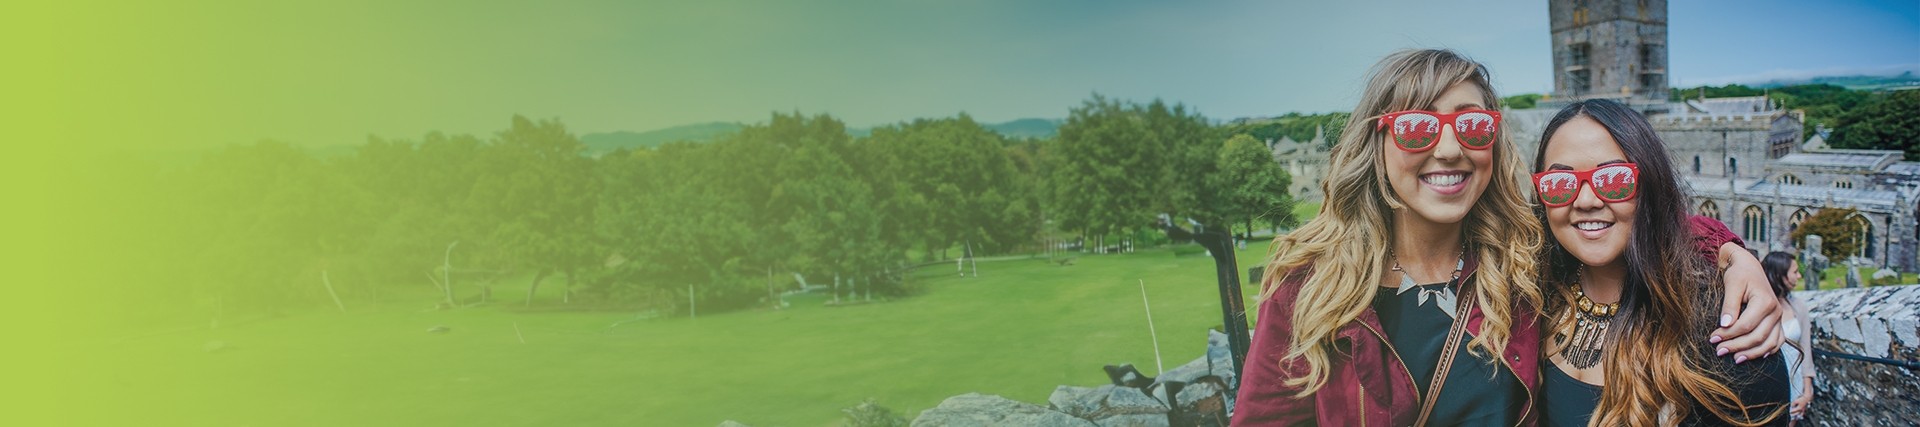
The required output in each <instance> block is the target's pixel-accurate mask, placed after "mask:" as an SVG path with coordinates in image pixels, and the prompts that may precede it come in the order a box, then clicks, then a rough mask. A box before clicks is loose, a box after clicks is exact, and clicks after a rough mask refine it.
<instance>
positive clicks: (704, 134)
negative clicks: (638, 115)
mask: <svg viewBox="0 0 1920 427" xmlns="http://www.w3.org/2000/svg"><path fill="white" fill-rule="evenodd" d="M741 127H744V126H742V125H741V124H739V123H728V122H711V123H701V124H692V125H682V126H674V127H670V128H666V129H659V130H651V131H646V132H628V131H618V132H599V133H589V134H585V135H581V136H580V142H581V143H584V144H586V145H587V152H590V153H605V152H609V151H613V150H617V149H621V148H628V149H638V148H653V147H658V146H661V145H665V144H666V143H669V142H676V141H689V142H706V141H711V140H713V139H714V138H718V137H721V136H724V135H727V134H731V133H733V132H735V131H739V130H740V128H741Z"/></svg>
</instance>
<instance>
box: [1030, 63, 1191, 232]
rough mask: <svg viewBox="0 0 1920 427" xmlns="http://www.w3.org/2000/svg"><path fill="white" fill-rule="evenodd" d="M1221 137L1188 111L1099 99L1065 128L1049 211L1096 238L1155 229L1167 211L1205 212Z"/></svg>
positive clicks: (1076, 113) (1064, 226)
mask: <svg viewBox="0 0 1920 427" xmlns="http://www.w3.org/2000/svg"><path fill="white" fill-rule="evenodd" d="M1215 132H1216V130H1215V129H1214V128H1212V127H1211V126H1208V125H1207V123H1206V118H1204V117H1201V116H1200V115H1199V114H1197V113H1192V112H1189V111H1187V109H1186V107H1185V106H1181V105H1174V106H1168V105H1166V104H1165V103H1163V102H1160V101H1157V100H1156V101H1154V102H1152V103H1149V104H1147V105H1139V104H1134V103H1130V102H1121V101H1116V100H1111V99H1107V98H1105V97H1102V96H1099V95H1094V97H1093V99H1090V100H1088V101H1086V103H1084V104H1082V105H1081V106H1080V107H1077V108H1074V109H1072V110H1071V111H1070V113H1069V115H1068V117H1067V121H1066V123H1064V124H1062V125H1061V126H1060V133H1059V140H1058V141H1057V142H1056V145H1055V148H1056V150H1055V151H1054V152H1053V153H1052V154H1053V157H1054V158H1055V159H1057V161H1055V162H1052V163H1051V165H1052V168H1051V169H1052V173H1051V174H1052V176H1051V180H1052V183H1053V185H1052V187H1053V188H1052V190H1053V191H1052V193H1053V197H1052V198H1051V200H1052V201H1053V206H1051V207H1049V208H1048V210H1049V211H1050V212H1053V215H1052V216H1053V217H1054V218H1057V220H1058V221H1059V224H1060V227H1061V228H1062V229H1066V230H1080V231H1082V232H1084V233H1086V235H1088V236H1092V237H1099V236H1105V235H1108V234H1110V233H1115V232H1124V231H1131V230H1137V229H1140V228H1145V227H1150V226H1151V225H1152V223H1153V221H1154V217H1155V216H1157V215H1158V214H1160V213H1170V214H1174V215H1175V216H1188V215H1193V214H1203V213H1204V212H1203V211H1201V210H1200V205H1201V204H1202V203H1201V200H1200V199H1201V198H1202V197H1203V196H1204V195H1203V191H1204V187H1205V184H1206V179H1207V176H1208V175H1209V174H1210V173H1211V170H1212V169H1213V167H1214V164H1215V161H1214V159H1213V157H1214V156H1216V155H1217V154H1218V152H1217V151H1216V149H1215V148H1214V146H1213V145H1211V144H1209V143H1208V142H1207V141H1213V140H1215V139H1213V137H1212V135H1213V134H1214V133H1215Z"/></svg>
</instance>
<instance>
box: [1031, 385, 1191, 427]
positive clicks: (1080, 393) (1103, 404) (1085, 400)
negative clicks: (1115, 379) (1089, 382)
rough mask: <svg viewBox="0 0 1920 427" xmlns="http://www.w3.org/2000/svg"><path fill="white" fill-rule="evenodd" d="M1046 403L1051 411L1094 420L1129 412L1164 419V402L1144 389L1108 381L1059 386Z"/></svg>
mask: <svg viewBox="0 0 1920 427" xmlns="http://www.w3.org/2000/svg"><path fill="white" fill-rule="evenodd" d="M1047 403H1049V404H1051V405H1052V406H1053V410H1055V411H1060V412H1061V413H1064V414H1067V415H1072V416H1075V417H1079V418H1084V419H1088V420H1092V421H1094V422H1095V423H1100V422H1101V421H1102V420H1105V419H1108V418H1113V417H1122V416H1132V415H1153V416H1156V417H1160V419H1161V421H1162V422H1163V423H1164V421H1165V420H1166V418H1167V405H1166V404H1164V403H1161V401H1160V399H1155V398H1153V397H1151V396H1147V393H1146V392H1143V391H1140V389H1137V388H1133V387H1124V386H1116V385H1112V384H1107V385H1103V386H1099V387H1094V388H1086V387H1074V386H1060V387H1057V388H1054V389H1053V395H1052V396H1048V397H1047ZM1102 425H1105V424H1102Z"/></svg>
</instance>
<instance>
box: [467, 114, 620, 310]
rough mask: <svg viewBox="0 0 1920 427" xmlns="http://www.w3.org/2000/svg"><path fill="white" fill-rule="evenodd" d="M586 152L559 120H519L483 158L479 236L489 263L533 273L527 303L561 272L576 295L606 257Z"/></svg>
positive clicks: (477, 189)
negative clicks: (580, 278) (597, 236)
mask: <svg viewBox="0 0 1920 427" xmlns="http://www.w3.org/2000/svg"><path fill="white" fill-rule="evenodd" d="M585 150H586V146H585V145H584V144H581V143H580V139H579V138H578V137H575V136H574V135H573V134H572V133H570V132H568V131H567V128H566V126H565V125H563V124H561V123H560V121H559V120H557V119H555V120H542V121H533V120H529V119H527V118H525V117H521V116H514V117H513V125H512V127H510V128H508V129H507V130H504V131H501V132H499V133H498V134H496V136H495V137H494V143H493V144H492V145H489V146H487V147H486V149H485V150H484V151H483V153H482V159H481V161H482V162H483V167H484V168H485V169H484V171H485V173H483V174H481V175H479V179H478V180H477V181H476V182H475V184H474V189H473V192H472V194H471V195H470V198H469V199H468V206H469V208H470V209H472V212H475V213H476V215H478V216H480V217H481V218H484V220H483V222H482V223H481V228H482V230H480V231H481V232H483V233H484V236H485V238H486V240H487V243H489V245H487V246H485V248H489V250H487V251H486V253H487V254H488V255H490V258H491V260H493V261H495V262H497V263H499V264H501V265H506V266H517V267H524V268H527V269H530V270H532V271H533V281H532V283H531V284H529V285H528V287H527V301H526V304H527V305H532V303H533V296H534V295H535V294H536V292H538V291H539V289H540V282H541V280H543V279H545V278H546V277H547V276H548V275H550V274H553V273H556V272H557V273H561V274H564V275H565V276H566V278H567V287H568V290H569V292H571V290H572V287H573V285H574V284H575V280H576V274H577V273H578V272H579V270H580V269H582V268H584V267H586V266H588V265H589V264H590V263H592V262H593V261H595V260H596V258H598V256H599V255H601V253H600V250H599V245H598V244H597V243H596V242H595V241H594V240H593V239H592V236H593V234H592V227H593V211H594V207H595V203H596V202H595V193H596V192H597V191H598V190H597V189H596V188H595V187H596V186H597V184H598V182H597V180H596V179H595V178H594V175H593V168H592V167H593V162H592V161H591V160H589V159H587V158H586V157H585V156H584V155H583V153H584V152H585ZM567 298H569V299H570V298H571V297H570V296H569V297H567Z"/></svg>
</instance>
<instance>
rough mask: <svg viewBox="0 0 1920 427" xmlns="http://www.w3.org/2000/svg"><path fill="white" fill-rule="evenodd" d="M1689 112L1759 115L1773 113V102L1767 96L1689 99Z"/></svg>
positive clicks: (1687, 102)
mask: <svg viewBox="0 0 1920 427" xmlns="http://www.w3.org/2000/svg"><path fill="white" fill-rule="evenodd" d="M1686 104H1687V111H1688V112H1694V113H1702V114H1710V115H1728V116H1732V115H1757V114H1760V113H1771V112H1773V110H1774V108H1773V101H1770V100H1768V99H1767V97H1765V96H1733V97H1726V98H1707V99H1689V100H1687V101H1686Z"/></svg>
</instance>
